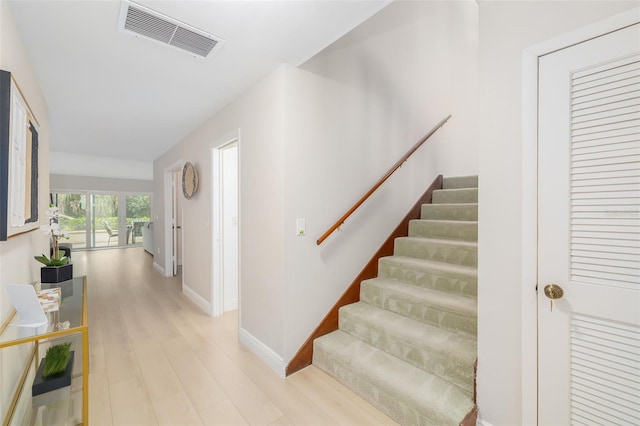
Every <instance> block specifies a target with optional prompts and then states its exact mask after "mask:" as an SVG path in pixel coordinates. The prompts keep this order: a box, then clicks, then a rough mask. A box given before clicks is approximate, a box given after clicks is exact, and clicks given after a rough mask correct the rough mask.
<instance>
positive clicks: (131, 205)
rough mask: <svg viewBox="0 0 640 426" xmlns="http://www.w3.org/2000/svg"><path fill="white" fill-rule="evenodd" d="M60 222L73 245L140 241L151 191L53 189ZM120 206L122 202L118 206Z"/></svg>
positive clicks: (116, 245) (126, 243)
mask: <svg viewBox="0 0 640 426" xmlns="http://www.w3.org/2000/svg"><path fill="white" fill-rule="evenodd" d="M54 196H55V198H54V201H55V204H56V205H57V206H58V207H59V208H60V226H61V228H62V229H63V230H65V231H67V233H68V235H69V239H68V240H67V241H63V243H68V244H72V247H73V248H74V249H83V248H101V247H122V246H130V245H142V242H143V237H142V228H143V227H144V226H148V224H149V221H150V218H151V195H149V194H131V193H124V192H116V193H95V192H89V191H86V192H75V193H62V192H59V193H54ZM121 206H124V208H122V207H121Z"/></svg>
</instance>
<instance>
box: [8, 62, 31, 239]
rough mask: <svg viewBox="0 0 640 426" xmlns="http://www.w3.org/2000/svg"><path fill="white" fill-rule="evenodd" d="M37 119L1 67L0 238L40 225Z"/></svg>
mask: <svg viewBox="0 0 640 426" xmlns="http://www.w3.org/2000/svg"><path fill="white" fill-rule="evenodd" d="M38 126H39V124H38V121H37V120H36V119H35V115H34V114H33V112H32V110H31V108H30V107H29V104H28V103H27V101H26V100H25V99H24V97H23V96H22V92H21V91H20V88H19V87H18V83H17V82H16V79H15V77H14V75H12V74H11V73H10V72H9V71H0V241H5V240H7V239H8V238H9V237H11V236H13V235H18V234H22V233H24V232H29V231H32V230H34V229H36V228H37V227H38V172H39V168H38Z"/></svg>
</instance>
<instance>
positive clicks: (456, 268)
mask: <svg viewBox="0 0 640 426" xmlns="http://www.w3.org/2000/svg"><path fill="white" fill-rule="evenodd" d="M378 276H379V277H380V278H390V279H394V280H398V281H404V282H407V283H410V284H413V285H418V286H421V287H426V288H432V289H434V290H440V291H446V292H449V293H454V294H460V295H466V296H471V297H473V296H476V295H477V294H478V269H477V268H475V267H473V266H464V265H456V264H453V263H447V262H437V261H432V260H425V259H418V258H415V257H406V256H386V257H383V258H380V260H379V261H378Z"/></svg>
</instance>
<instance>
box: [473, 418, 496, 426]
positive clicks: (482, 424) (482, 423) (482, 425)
mask: <svg viewBox="0 0 640 426" xmlns="http://www.w3.org/2000/svg"><path fill="white" fill-rule="evenodd" d="M476 426H493V425H492V424H491V423H489V422H488V421H486V420H482V419H478V420H477V421H476Z"/></svg>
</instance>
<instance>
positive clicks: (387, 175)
mask: <svg viewBox="0 0 640 426" xmlns="http://www.w3.org/2000/svg"><path fill="white" fill-rule="evenodd" d="M450 118H451V114H449V115H448V116H446V117H445V118H443V119H442V120H441V121H440V122H439V123H438V124H436V126H435V127H434V128H433V129H431V130H430V131H429V133H427V134H426V135H425V136H424V137H423V138H422V139H420V140H419V141H418V142H417V143H416V144H415V145H414V146H413V147H412V148H411V149H410V150H409V151H408V152H407V153H406V154H405V155H403V156H402V158H401V159H400V160H398V161H397V162H396V163H395V164H394V165H393V166H392V167H391V168H390V169H389V171H388V172H387V173H386V174H385V175H384V176H383V177H382V178H381V179H380V180H379V181H378V182H377V183H376V184H375V185H373V187H372V188H371V189H370V190H369V191H367V193H366V194H364V195H363V196H362V198H360V199H359V200H358V201H356V203H355V204H354V205H353V207H351V208H350V209H349V210H347V212H346V213H345V214H343V215H342V217H341V218H340V219H338V221H337V222H336V223H334V224H333V225H331V227H330V228H329V229H327V232H325V233H324V234H322V236H321V237H320V238H318V240H317V241H316V244H317V245H320V244H322V242H323V241H324V240H326V239H327V237H329V235H331V234H332V233H333V232H334V231H335V230H336V229H338V228H339V227H340V225H342V224H343V223H344V221H345V220H347V218H348V217H349V216H351V214H353V212H354V211H356V209H357V208H358V207H360V206H361V205H362V203H364V202H365V201H367V198H369V197H370V196H371V194H373V193H374V192H376V190H377V189H378V188H380V186H381V185H382V184H383V183H384V182H385V181H386V180H387V179H389V177H390V176H391V175H392V174H393V173H394V172H395V171H396V170H398V169H399V168H400V166H402V163H404V162H405V161H407V160H408V159H409V157H411V155H413V153H414V152H416V151H417V150H418V148H420V147H421V146H422V144H423V143H425V142H426V141H427V139H429V138H430V137H431V136H432V135H433V134H434V133H435V132H437V131H438V129H440V127H442V126H444V125H445V123H446V122H447V121H449V119H450Z"/></svg>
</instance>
